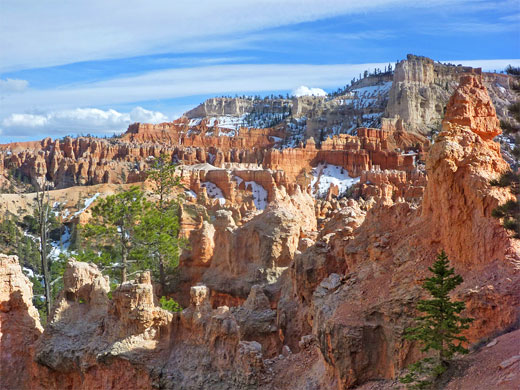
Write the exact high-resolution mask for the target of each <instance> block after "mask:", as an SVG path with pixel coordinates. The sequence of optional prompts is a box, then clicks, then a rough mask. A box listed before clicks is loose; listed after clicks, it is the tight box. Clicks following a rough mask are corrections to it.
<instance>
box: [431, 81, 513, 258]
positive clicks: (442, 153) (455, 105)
mask: <svg viewBox="0 0 520 390" xmlns="http://www.w3.org/2000/svg"><path fill="white" fill-rule="evenodd" d="M499 133H500V128H499V126H498V122H497V118H496V115H495V111H494V108H493V105H492V103H491V102H490V99H489V96H488V95H487V93H486V89H485V87H483V85H482V80H481V77H480V76H465V77H463V78H462V79H461V85H460V87H459V88H458V89H457V91H456V92H455V94H454V95H453V97H452V98H451V99H450V104H449V105H448V110H447V113H446V118H445V120H444V122H443V130H442V132H441V133H440V134H439V135H438V137H437V139H436V142H435V144H434V145H433V147H432V149H431V151H430V154H429V156H428V159H427V166H426V168H427V171H428V186H427V187H426V192H425V196H424V202H423V217H424V218H426V219H428V220H430V221H431V223H432V227H433V228H434V229H435V234H434V235H435V236H436V237H438V240H439V241H440V242H441V243H442V245H443V247H444V249H445V250H446V252H447V253H448V255H451V256H452V257H456V258H457V260H458V261H461V262H463V263H465V265H466V266H470V265H471V266H472V267H476V266H479V265H483V264H486V263H488V262H489V261H493V260H498V259H501V260H504V259H505V258H506V257H507V256H508V255H511V254H512V252H513V248H512V247H511V240H510V239H509V237H508V235H507V233H506V232H505V231H504V229H503V228H502V227H501V226H500V223H499V221H498V220H496V219H494V218H492V217H491V212H492V211H493V209H494V208H495V207H497V206H498V205H499V204H501V203H504V202H505V201H506V200H508V199H511V197H512V195H511V194H510V193H508V191H505V190H503V189H500V188H494V187H491V186H490V184H489V182H490V181H491V180H492V179H496V178H498V177H499V176H500V174H501V173H503V172H505V171H506V170H507V169H508V165H507V163H506V162H505V161H504V160H503V159H502V158H501V155H500V147H499V145H498V144H497V143H495V142H493V141H491V139H492V138H494V136H496V135H497V134H499ZM439 205H443V206H444V207H439Z"/></svg>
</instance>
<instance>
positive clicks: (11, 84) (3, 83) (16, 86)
mask: <svg viewBox="0 0 520 390" xmlns="http://www.w3.org/2000/svg"><path fill="white" fill-rule="evenodd" d="M28 86H29V82H28V81H27V80H20V79H10V78H7V79H5V80H3V79H0V94H2V95H6V94H8V93H12V92H21V91H24V90H25V89H27V87H28Z"/></svg>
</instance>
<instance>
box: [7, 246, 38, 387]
mask: <svg viewBox="0 0 520 390" xmlns="http://www.w3.org/2000/svg"><path fill="white" fill-rule="evenodd" d="M42 332H43V328H42V327H41V325H40V317H39V315H38V312H37V311H36V309H35V307H34V306H33V304H32V283H31V282H30V281H29V279H28V278H27V276H25V275H24V274H23V273H22V269H21V267H20V265H19V264H18V258H17V257H16V256H5V255H2V254H0V388H2V389H6V390H7V389H30V388H32V387H31V386H32V374H33V371H34V367H33V366H34V365H35V364H34V363H33V356H34V345H35V343H36V340H37V339H38V338H39V337H40V336H41V333H42Z"/></svg>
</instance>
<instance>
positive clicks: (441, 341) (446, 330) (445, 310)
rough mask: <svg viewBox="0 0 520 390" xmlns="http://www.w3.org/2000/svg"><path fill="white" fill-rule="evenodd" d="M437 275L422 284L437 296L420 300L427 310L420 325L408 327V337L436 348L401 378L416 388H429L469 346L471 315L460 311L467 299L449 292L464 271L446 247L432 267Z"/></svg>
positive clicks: (424, 346) (421, 308)
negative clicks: (457, 269)
mask: <svg viewBox="0 0 520 390" xmlns="http://www.w3.org/2000/svg"><path fill="white" fill-rule="evenodd" d="M428 269H429V270H430V272H432V273H433V276H432V277H430V278H427V279H426V280H425V281H424V283H423V285H422V287H423V288H424V289H425V290H427V291H428V292H429V293H430V294H431V296H432V297H433V298H431V299H423V300H420V301H419V302H418V304H417V310H418V311H420V312H422V313H424V314H423V315H421V316H419V317H417V318H415V322H416V326H414V327H411V328H408V329H406V331H405V338H406V339H408V340H415V341H419V342H420V343H421V344H422V348H421V351H422V352H424V353H428V352H429V351H430V350H434V351H436V352H437V353H436V354H435V356H433V357H427V358H425V359H422V360H421V361H419V362H417V363H415V364H413V365H411V366H410V367H409V370H410V372H409V373H408V374H407V375H406V376H404V377H403V378H401V382H402V383H407V384H410V385H411V387H412V388H416V389H426V388H429V387H430V386H431V384H432V381H434V380H435V379H436V378H437V377H438V376H439V375H440V374H442V373H443V372H444V371H445V370H446V368H447V366H448V364H449V361H450V360H451V359H452V358H453V356H454V355H455V354H456V353H461V354H465V353H468V350H467V349H466V348H465V347H464V346H463V343H465V342H467V339H466V337H464V336H462V335H461V332H462V331H463V330H465V329H468V328H469V323H470V322H472V321H473V319H471V318H465V317H462V316H461V315H460V313H461V312H462V311H463V310H464V309H465V308H466V305H465V304H464V302H461V301H452V300H451V299H450V297H449V293H450V292H451V291H453V290H454V289H455V288H456V287H457V286H458V285H459V284H461V283H462V282H463V279H462V277H461V276H460V275H457V274H455V270H454V269H453V268H450V267H449V261H448V256H446V253H445V252H444V250H443V251H442V252H441V253H440V254H439V255H437V261H436V262H435V263H434V264H433V266H432V267H429V268H428Z"/></svg>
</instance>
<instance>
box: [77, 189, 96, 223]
mask: <svg viewBox="0 0 520 390" xmlns="http://www.w3.org/2000/svg"><path fill="white" fill-rule="evenodd" d="M99 195H101V194H100V193H99V192H97V193H96V194H95V195H94V196H93V197H91V198H88V199H85V206H84V207H83V208H82V209H81V210H78V211H76V212H75V213H74V216H75V217H77V216H78V215H80V214H81V213H82V212H83V211H85V210H86V209H88V208H89V206H90V205H91V204H92V203H94V201H95V200H96V199H97V198H98V196H99Z"/></svg>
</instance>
